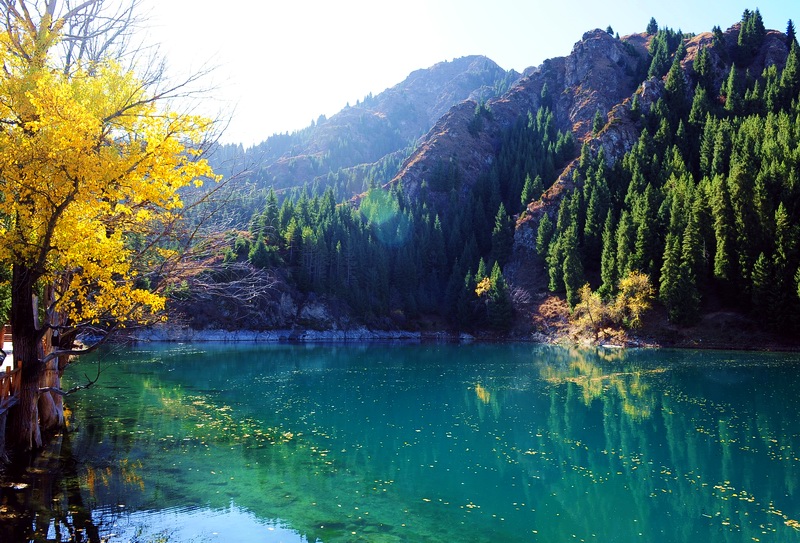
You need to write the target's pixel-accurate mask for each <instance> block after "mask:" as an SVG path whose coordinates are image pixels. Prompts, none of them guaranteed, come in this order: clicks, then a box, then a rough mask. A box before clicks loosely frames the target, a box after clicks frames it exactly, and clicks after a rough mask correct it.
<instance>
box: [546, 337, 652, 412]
mask: <svg viewBox="0 0 800 543" xmlns="http://www.w3.org/2000/svg"><path fill="white" fill-rule="evenodd" d="M559 351H560V352H558V351H557V352H558V354H557V355H556V356H555V357H553V358H554V359H551V358H548V359H547V363H544V364H542V365H541V366H540V375H541V377H542V379H544V380H545V381H547V382H549V383H552V384H562V383H572V384H574V385H576V386H577V387H578V388H579V389H580V391H581V394H582V397H583V402H584V403H585V404H586V405H587V406H588V405H590V404H591V403H592V402H593V401H594V400H596V399H598V398H601V397H604V396H605V395H607V394H608V393H609V392H611V391H613V392H614V393H615V394H616V395H617V396H619V398H620V399H621V401H622V406H623V412H624V413H625V414H626V415H628V416H630V417H632V418H634V419H636V420H644V419H647V418H649V417H650V416H651V415H652V412H653V407H654V406H655V403H656V396H655V394H654V393H653V391H652V387H651V385H650V383H649V382H648V376H650V375H652V374H655V373H662V372H663V371H664V370H663V369H662V368H642V367H640V366H638V365H636V364H634V363H632V362H630V361H629V359H628V358H627V357H626V353H625V351H624V350H622V349H597V350H589V349H576V348H571V349H559Z"/></svg>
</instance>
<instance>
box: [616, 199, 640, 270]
mask: <svg viewBox="0 0 800 543" xmlns="http://www.w3.org/2000/svg"><path fill="white" fill-rule="evenodd" d="M616 238H617V256H616V260H617V277H625V276H627V275H628V273H630V271H631V267H630V263H631V262H630V261H631V254H632V253H633V249H634V244H635V240H636V229H635V228H634V225H633V221H632V220H631V216H630V213H628V210H627V209H626V210H623V211H622V215H621V216H620V219H619V224H618V225H617V235H616Z"/></svg>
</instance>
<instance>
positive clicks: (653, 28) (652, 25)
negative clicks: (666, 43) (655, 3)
mask: <svg viewBox="0 0 800 543" xmlns="http://www.w3.org/2000/svg"><path fill="white" fill-rule="evenodd" d="M657 32H658V23H657V22H656V18H655V17H650V22H649V23H647V34H648V35H649V36H654V35H655V34H656V33H657Z"/></svg>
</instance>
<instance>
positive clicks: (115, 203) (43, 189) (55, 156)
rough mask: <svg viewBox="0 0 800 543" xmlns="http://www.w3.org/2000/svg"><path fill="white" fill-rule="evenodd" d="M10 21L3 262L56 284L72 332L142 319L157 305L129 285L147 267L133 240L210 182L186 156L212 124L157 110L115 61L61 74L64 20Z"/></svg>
mask: <svg viewBox="0 0 800 543" xmlns="http://www.w3.org/2000/svg"><path fill="white" fill-rule="evenodd" d="M10 19H12V20H11V22H10V27H9V31H8V32H6V33H4V34H3V35H2V36H0V64H2V66H4V70H2V72H0V125H1V126H2V129H1V130H0V265H3V266H7V267H10V266H11V265H12V264H16V265H20V266H22V267H24V268H25V269H27V270H31V271H32V273H34V274H36V275H37V276H38V277H39V278H40V279H41V280H42V281H44V282H46V283H50V284H52V283H56V282H59V283H60V284H62V285H64V286H62V289H61V290H63V292H60V293H59V295H60V298H59V301H58V308H60V309H61V310H63V311H64V312H65V313H66V314H68V316H69V318H70V319H71V321H72V322H74V323H77V322H100V321H102V320H107V319H114V320H120V321H125V320H134V321H140V320H143V319H144V318H146V316H147V315H149V314H151V313H152V312H156V311H160V310H161V309H163V307H164V298H163V296H161V295H160V294H159V293H158V292H150V291H148V290H145V289H142V288H136V287H135V286H134V279H135V277H136V275H137V267H141V266H144V265H147V264H148V263H149V262H146V261H142V260H141V254H140V253H139V252H138V251H137V250H136V249H134V245H135V243H134V240H136V239H146V238H147V237H148V236H151V237H152V236H153V235H154V232H158V231H160V230H163V229H164V228H165V225H167V224H170V223H171V222H172V221H174V219H175V217H176V213H177V212H178V211H179V210H180V209H181V207H182V205H183V204H182V201H181V198H180V195H179V190H180V189H182V188H183V187H186V186H190V185H193V184H197V183H198V182H200V181H201V180H202V179H204V178H205V179H216V177H215V176H214V174H213V172H212V170H211V168H210V167H209V165H208V164H207V162H206V161H205V160H202V159H200V160H198V159H197V157H196V153H195V149H193V148H192V147H193V146H194V145H196V144H197V143H199V142H200V141H202V139H203V137H204V135H205V134H206V133H207V132H208V129H209V128H210V122H209V121H208V120H206V119H204V118H201V117H197V116H193V115H183V114H177V113H174V112H172V111H168V110H165V109H162V108H161V107H159V106H160V102H159V101H158V99H157V98H156V97H155V96H153V95H152V94H150V93H149V92H148V88H147V85H145V83H144V82H143V81H141V80H139V79H138V78H137V77H136V76H135V75H134V74H133V73H131V72H128V71H125V70H123V69H122V68H121V67H120V66H119V65H118V64H117V63H115V62H113V61H103V62H96V63H92V64H91V65H77V66H72V67H70V69H69V70H65V69H64V67H63V66H60V65H59V64H58V62H57V60H56V57H55V55H54V54H53V51H54V50H55V47H56V45H57V43H58V39H59V36H58V29H59V28H60V26H61V25H60V21H57V22H55V23H54V24H52V25H47V22H48V21H47V19H46V18H45V19H44V20H43V21H42V22H41V23H40V26H41V27H42V28H39V29H37V28H30V27H29V26H27V25H24V24H16V26H15V23H14V21H13V18H10ZM48 26H49V28H48ZM169 256H170V255H160V258H162V259H163V258H168V257H169Z"/></svg>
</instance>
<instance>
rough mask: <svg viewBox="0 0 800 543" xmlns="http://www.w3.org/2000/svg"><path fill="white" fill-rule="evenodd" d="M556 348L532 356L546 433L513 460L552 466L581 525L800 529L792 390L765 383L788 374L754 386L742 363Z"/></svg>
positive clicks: (663, 530)
mask: <svg viewBox="0 0 800 543" xmlns="http://www.w3.org/2000/svg"><path fill="white" fill-rule="evenodd" d="M554 354H555V356H554V357H552V358H548V362H549V363H547V364H541V365H540V374H541V376H542V378H544V379H546V380H547V381H548V382H549V383H551V384H553V385H554V386H553V387H552V388H551V389H550V395H549V399H550V402H549V406H548V408H549V412H548V424H547V427H546V428H545V431H544V438H546V439H545V440H543V442H542V443H541V444H540V445H539V446H538V447H539V449H538V450H537V449H535V448H532V449H531V450H530V451H528V452H530V453H536V455H535V456H534V455H533V454H531V455H530V456H528V457H527V458H525V459H523V457H522V456H521V461H525V460H527V461H528V465H529V466H530V468H529V469H531V470H533V469H538V470H539V471H541V469H542V468H541V464H542V460H541V459H543V458H544V459H547V460H548V462H547V465H548V466H550V468H551V469H554V468H556V467H557V468H558V469H559V471H560V473H559V476H558V477H554V478H553V479H554V480H557V481H558V482H557V483H555V484H553V485H551V489H552V491H551V493H552V495H553V497H554V499H556V500H558V502H559V503H560V504H561V505H562V507H563V508H564V509H565V510H568V511H570V512H571V513H572V514H573V515H574V517H573V518H572V519H571V521H572V522H574V526H575V527H574V532H573V533H576V534H579V535H578V537H582V536H584V535H586V534H596V535H597V536H598V538H599V539H602V538H606V540H613V538H614V537H621V538H622V539H625V538H627V537H628V536H629V535H630V533H631V531H632V530H634V529H635V530H636V533H638V532H641V533H642V534H644V535H645V536H646V537H649V538H650V540H660V541H697V540H703V541H708V542H712V543H716V542H720V543H722V542H725V543H727V542H734V541H743V540H748V541H750V540H762V541H763V540H765V539H763V538H765V537H777V538H778V540H781V541H800V522H797V521H796V518H797V517H796V515H797V506H798V498H797V496H796V494H795V491H796V489H797V487H798V482H797V481H798V476H800V471H799V470H800V454H798V452H799V451H800V450H799V449H798V446H800V433H798V431H797V429H796V418H795V413H796V410H793V409H787V408H786V406H784V405H780V404H778V403H776V399H781V398H782V399H783V400H778V401H786V399H790V401H791V399H792V398H794V395H793V394H792V392H791V391H790V390H780V391H779V392H777V393H775V395H774V396H773V395H772V391H771V390H769V388H770V387H774V386H778V387H779V388H780V387H785V388H787V389H788V388H789V387H788V386H787V385H783V384H781V383H776V382H775V381H774V380H773V379H771V380H769V381H768V382H765V383H764V388H763V389H762V388H759V386H757V384H754V381H753V380H752V379H751V376H748V374H747V372H745V375H744V377H743V376H742V371H741V370H738V369H735V368H734V369H731V368H723V369H721V370H713V371H710V370H709V368H708V367H703V366H698V365H697V361H696V360H694V361H692V364H691V365H686V366H682V367H678V366H670V369H671V371H674V370H676V369H678V370H680V371H679V373H680V375H677V376H676V375H673V374H672V373H668V372H666V371H665V370H664V369H661V368H659V367H656V366H648V365H647V364H646V363H645V364H639V363H637V362H636V361H635V360H633V361H631V360H630V359H627V358H626V355H625V353H619V354H617V355H615V356H611V357H610V358H609V357H608V356H606V355H605V353H603V352H602V351H601V352H599V353H598V352H595V351H577V350H572V351H570V352H569V353H567V352H558V351H556V352H555V353H554ZM684 356H686V355H681V357H684ZM703 356H708V355H703ZM729 356H730V355H729ZM643 358H644V357H643ZM712 360H713V358H712ZM704 361H705V360H704ZM687 368H688V369H687ZM758 371H759V369H756V370H755V372H754V375H758ZM714 372H715V373H714ZM753 378H754V377H753ZM709 379H713V383H708V382H705V383H704V382H703V380H709ZM698 381H699V382H698ZM795 381H796V380H795ZM675 385H677V386H675ZM793 421H794V422H793ZM536 459H538V460H536ZM536 462H538V464H537V463H536ZM609 518H613V519H616V522H615V523H613V524H609V523H607V522H606V521H607V519H609ZM614 526H617V528H618V529H619V530H620V532H619V533H615V532H614V528H613V527H614ZM622 534H625V535H622ZM549 535H551V537H555V538H562V539H566V538H568V537H571V536H572V534H567V533H566V532H564V533H555V534H549Z"/></svg>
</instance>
